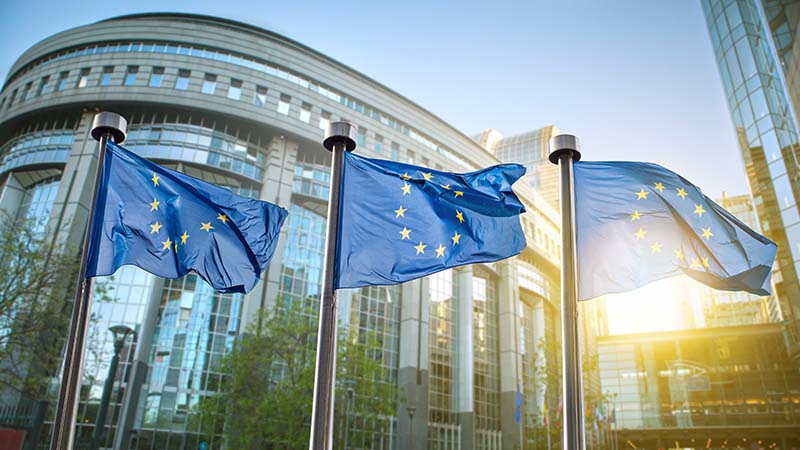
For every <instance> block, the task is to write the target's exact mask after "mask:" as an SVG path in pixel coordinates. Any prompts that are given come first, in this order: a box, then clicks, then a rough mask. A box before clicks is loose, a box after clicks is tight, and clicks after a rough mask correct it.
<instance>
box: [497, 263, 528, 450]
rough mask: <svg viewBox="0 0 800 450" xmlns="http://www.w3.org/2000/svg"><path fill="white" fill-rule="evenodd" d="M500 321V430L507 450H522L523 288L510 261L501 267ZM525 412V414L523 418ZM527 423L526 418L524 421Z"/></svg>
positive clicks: (499, 269) (515, 268) (515, 267)
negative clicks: (519, 405) (519, 399)
mask: <svg viewBox="0 0 800 450" xmlns="http://www.w3.org/2000/svg"><path fill="white" fill-rule="evenodd" d="M497 269H498V275H499V277H500V279H499V280H498V281H499V283H498V289H497V320H498V326H497V331H498V346H499V349H500V365H499V367H498V368H499V370H500V430H501V433H502V435H503V449H508V450H514V449H517V448H519V445H520V434H521V427H522V424H521V423H519V424H518V423H517V421H516V417H515V415H516V409H517V389H520V392H521V393H522V395H524V394H525V393H524V392H522V389H523V388H524V386H523V383H522V364H521V363H522V358H521V357H520V353H519V350H520V348H519V327H520V320H519V314H518V313H519V286H518V283H517V265H516V264H515V263H514V262H513V261H510V260H508V259H506V260H503V261H500V262H498V263H497ZM524 412H525V411H521V412H520V414H523V413H524ZM521 419H522V420H521V422H524V418H521Z"/></svg>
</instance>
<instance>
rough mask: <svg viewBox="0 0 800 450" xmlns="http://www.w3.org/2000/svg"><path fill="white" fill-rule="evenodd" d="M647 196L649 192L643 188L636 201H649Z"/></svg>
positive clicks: (637, 194)
mask: <svg viewBox="0 0 800 450" xmlns="http://www.w3.org/2000/svg"><path fill="white" fill-rule="evenodd" d="M647 194H649V192H647V191H645V190H644V188H642V190H641V191H639V192H637V193H636V200H647Z"/></svg>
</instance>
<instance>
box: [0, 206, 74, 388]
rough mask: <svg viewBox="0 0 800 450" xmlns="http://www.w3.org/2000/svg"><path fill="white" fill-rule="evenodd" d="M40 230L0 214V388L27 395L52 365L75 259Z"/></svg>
mask: <svg viewBox="0 0 800 450" xmlns="http://www.w3.org/2000/svg"><path fill="white" fill-rule="evenodd" d="M42 230H43V227H41V226H39V224H36V223H32V222H31V221H12V220H10V219H8V218H2V219H0V389H3V390H11V391H15V392H18V393H20V394H22V395H23V397H27V398H30V399H39V398H42V396H43V395H44V394H45V393H46V390H47V386H48V384H49V383H48V381H49V378H50V377H51V376H52V375H53V374H54V373H55V371H56V370H57V369H58V364H59V361H60V357H61V348H62V344H63V339H64V335H65V334H66V330H67V329H68V328H69V320H70V310H71V304H72V299H73V298H74V292H75V287H76V286H75V280H76V277H77V272H78V267H79V263H80V260H79V257H78V255H77V253H76V252H74V251H64V249H62V248H58V247H56V245H55V244H54V243H53V241H52V236H49V235H47V234H46V233H45V232H44V231H42Z"/></svg>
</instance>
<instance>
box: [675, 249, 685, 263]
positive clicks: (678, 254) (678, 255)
mask: <svg viewBox="0 0 800 450" xmlns="http://www.w3.org/2000/svg"><path fill="white" fill-rule="evenodd" d="M675 257H676V258H678V259H680V260H681V261H683V250H681V249H677V250H675Z"/></svg>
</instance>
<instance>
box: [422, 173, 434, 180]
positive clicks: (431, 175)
mask: <svg viewBox="0 0 800 450" xmlns="http://www.w3.org/2000/svg"><path fill="white" fill-rule="evenodd" d="M422 178H425V181H431V180H432V179H433V174H432V173H430V172H428V173H425V172H422Z"/></svg>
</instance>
